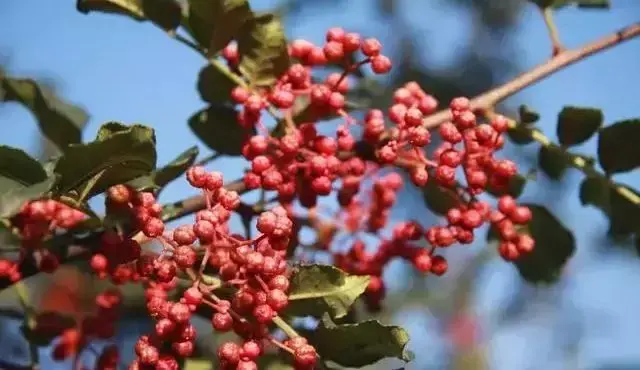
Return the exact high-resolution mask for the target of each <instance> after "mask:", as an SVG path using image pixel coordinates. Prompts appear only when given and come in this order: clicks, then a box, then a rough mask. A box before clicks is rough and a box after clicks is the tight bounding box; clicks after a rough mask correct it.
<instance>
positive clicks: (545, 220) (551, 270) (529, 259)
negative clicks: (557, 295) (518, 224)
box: [515, 204, 576, 283]
mask: <svg viewBox="0 0 640 370" xmlns="http://www.w3.org/2000/svg"><path fill="white" fill-rule="evenodd" d="M524 205H525V206H528V207H529V208H530V209H531V212H532V213H533V219H532V220H531V222H530V223H529V225H527V226H526V227H525V228H524V230H522V232H525V233H528V234H529V235H531V236H532V237H533V239H534V240H535V241H536V246H535V248H534V249H533V251H532V252H531V253H529V254H525V255H523V256H521V257H520V258H519V259H518V260H517V261H516V263H515V265H516V267H517V268H518V271H519V272H520V275H522V277H523V278H524V279H525V280H527V281H529V282H532V283H539V282H553V281H555V280H557V279H558V278H559V277H560V274H561V272H562V269H563V267H564V265H565V264H566V263H567V261H568V260H569V258H570V257H571V256H572V255H573V253H574V251H575V248H576V242H575V238H574V237H573V234H572V233H571V231H570V230H569V229H567V228H566V227H565V226H564V225H563V224H562V223H561V222H560V220H558V219H557V218H556V217H555V216H554V215H553V214H552V213H551V212H549V210H548V209H546V208H545V207H542V206H539V205H535V204H524Z"/></svg>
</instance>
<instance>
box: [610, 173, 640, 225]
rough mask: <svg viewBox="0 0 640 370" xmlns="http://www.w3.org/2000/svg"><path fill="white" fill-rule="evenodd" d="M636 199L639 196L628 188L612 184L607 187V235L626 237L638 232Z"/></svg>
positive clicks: (639, 220) (639, 218)
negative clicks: (609, 210)
mask: <svg viewBox="0 0 640 370" xmlns="http://www.w3.org/2000/svg"><path fill="white" fill-rule="evenodd" d="M629 198H632V199H633V200H632V199H629ZM636 199H640V194H639V193H638V192H637V191H635V190H634V189H631V188H630V187H628V186H625V185H621V184H613V186H610V187H609V200H610V204H611V213H610V216H609V221H610V223H609V233H610V234H611V235H612V236H622V237H626V236H629V235H630V234H633V233H636V232H638V231H640V204H638V203H636V201H635V200H636Z"/></svg>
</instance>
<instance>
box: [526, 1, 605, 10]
mask: <svg viewBox="0 0 640 370" xmlns="http://www.w3.org/2000/svg"><path fill="white" fill-rule="evenodd" d="M529 1H531V2H533V3H535V4H537V5H538V6H539V7H541V8H548V7H553V8H555V9H560V8H563V7H565V6H567V5H576V6H577V7H578V8H588V9H608V8H609V7H611V4H610V1H609V0H529Z"/></svg>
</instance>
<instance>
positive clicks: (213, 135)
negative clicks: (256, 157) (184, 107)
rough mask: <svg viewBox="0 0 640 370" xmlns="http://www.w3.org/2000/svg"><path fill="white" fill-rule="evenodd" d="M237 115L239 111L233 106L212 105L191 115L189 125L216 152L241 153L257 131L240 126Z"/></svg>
mask: <svg viewBox="0 0 640 370" xmlns="http://www.w3.org/2000/svg"><path fill="white" fill-rule="evenodd" d="M237 116H238V112H237V111H236V110H235V109H233V108H231V107H228V106H214V105H211V106H209V108H205V109H202V110H201V111H199V112H197V113H196V114H194V115H193V116H191V118H189V127H190V128H191V131H193V133H194V134H195V135H196V136H197V137H198V138H199V139H200V140H202V142H203V143H205V144H206V145H207V146H208V147H209V148H211V149H213V150H215V151H216V153H219V154H226V155H241V154H242V144H243V143H244V142H245V140H246V139H247V138H249V137H250V136H252V135H254V134H255V132H256V131H255V128H251V129H244V128H243V127H242V126H240V124H239V123H238V119H237Z"/></svg>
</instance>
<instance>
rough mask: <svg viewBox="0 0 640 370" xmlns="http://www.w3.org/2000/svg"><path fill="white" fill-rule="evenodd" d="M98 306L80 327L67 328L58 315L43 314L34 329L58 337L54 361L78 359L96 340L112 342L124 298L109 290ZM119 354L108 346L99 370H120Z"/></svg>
mask: <svg viewBox="0 0 640 370" xmlns="http://www.w3.org/2000/svg"><path fill="white" fill-rule="evenodd" d="M95 303H96V306H97V311H96V312H95V313H94V314H92V315H89V316H86V317H84V318H83V319H82V322H81V323H80V325H79V326H77V327H76V326H72V327H65V322H64V321H61V320H60V317H59V316H57V315H54V314H50V313H49V314H47V313H45V314H41V315H39V316H38V317H37V318H36V325H35V328H34V329H33V330H34V331H35V332H36V333H39V334H40V335H45V336H52V334H54V333H55V334H58V335H59V336H60V339H59V340H58V342H57V343H56V344H55V346H54V347H53V358H54V360H56V361H64V360H66V359H68V358H69V357H71V356H75V357H78V356H79V355H80V353H81V351H82V350H83V349H84V348H86V345H87V343H89V341H91V340H93V339H102V340H104V339H109V338H111V337H113V335H114V334H115V323H116V322H117V320H118V318H119V307H120V304H121V303H122V297H121V295H120V293H119V292H118V291H116V290H107V291H105V292H102V293H101V294H99V295H98V296H97V297H96V299H95ZM118 359H119V352H118V348H117V347H116V346H107V347H105V349H104V350H103V352H102V353H101V354H100V356H99V359H98V361H97V364H96V369H98V370H115V369H117V368H118Z"/></svg>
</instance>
